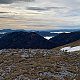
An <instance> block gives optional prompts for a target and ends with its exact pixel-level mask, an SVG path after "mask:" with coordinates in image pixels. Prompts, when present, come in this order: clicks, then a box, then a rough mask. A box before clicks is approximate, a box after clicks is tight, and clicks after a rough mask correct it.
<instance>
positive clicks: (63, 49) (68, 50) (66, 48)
mask: <svg viewBox="0 0 80 80" xmlns="http://www.w3.org/2000/svg"><path fill="white" fill-rule="evenodd" d="M61 51H66V52H75V51H80V46H75V47H64V48H62V49H61Z"/></svg>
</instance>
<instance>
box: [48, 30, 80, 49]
mask: <svg viewBox="0 0 80 80" xmlns="http://www.w3.org/2000/svg"><path fill="white" fill-rule="evenodd" d="M79 39H80V31H77V32H71V33H61V34H58V35H57V36H55V37H53V38H51V39H50V40H49V41H50V42H52V43H53V44H54V43H55V44H56V45H55V46H56V47H58V46H62V45H65V44H69V43H72V42H75V41H77V40H79Z"/></svg>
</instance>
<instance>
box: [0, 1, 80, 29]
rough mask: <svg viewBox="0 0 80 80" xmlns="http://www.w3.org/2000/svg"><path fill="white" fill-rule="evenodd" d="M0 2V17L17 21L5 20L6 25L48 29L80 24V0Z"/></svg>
mask: <svg viewBox="0 0 80 80" xmlns="http://www.w3.org/2000/svg"><path fill="white" fill-rule="evenodd" d="M0 3H1V4H0V18H1V19H5V21H6V19H12V20H14V19H15V20H14V21H16V22H14V21H10V22H7V23H5V22H3V25H6V26H8V25H10V27H11V26H13V25H16V26H17V25H20V27H21V26H25V28H26V26H28V27H29V26H31V27H32V26H33V27H34V26H36V27H37V26H38V27H37V28H39V29H41V27H44V29H46V27H49V26H50V27H51V28H52V27H54V26H58V28H59V27H60V28H62V27H63V28H69V27H70V26H72V27H73V28H74V27H75V26H78V27H77V28H79V25H80V14H79V13H80V0H0ZM65 25H66V26H67V27H66V26H65ZM68 26H69V27H68ZM31 27H29V28H31ZM72 27H71V28H72ZM34 28H35V27H34ZM55 28H57V27H55Z"/></svg>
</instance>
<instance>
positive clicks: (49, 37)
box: [44, 36, 53, 40]
mask: <svg viewBox="0 0 80 80" xmlns="http://www.w3.org/2000/svg"><path fill="white" fill-rule="evenodd" d="M52 37H53V36H46V37H44V38H45V39H47V40H49V39H51V38H52Z"/></svg>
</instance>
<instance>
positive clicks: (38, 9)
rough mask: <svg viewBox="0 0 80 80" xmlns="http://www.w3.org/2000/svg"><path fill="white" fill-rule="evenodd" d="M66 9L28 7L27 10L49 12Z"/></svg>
mask: <svg viewBox="0 0 80 80" xmlns="http://www.w3.org/2000/svg"><path fill="white" fill-rule="evenodd" d="M62 8H64V7H43V8H41V7H27V10H35V11H48V10H51V9H62Z"/></svg>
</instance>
